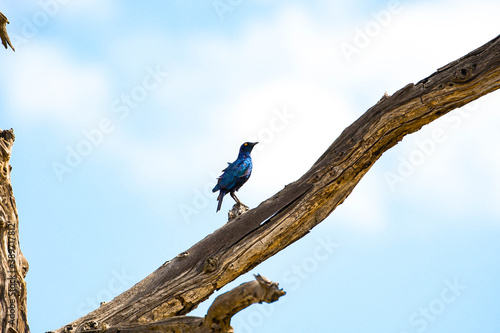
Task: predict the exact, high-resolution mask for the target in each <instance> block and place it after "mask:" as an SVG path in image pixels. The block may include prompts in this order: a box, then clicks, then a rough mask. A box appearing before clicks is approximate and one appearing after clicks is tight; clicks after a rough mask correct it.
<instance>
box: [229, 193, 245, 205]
mask: <svg viewBox="0 0 500 333" xmlns="http://www.w3.org/2000/svg"><path fill="white" fill-rule="evenodd" d="M231 198H233V199H234V201H236V203H237V204H238V205H243V204H242V203H241V201H240V199H238V197H237V196H236V194H234V192H233V191H231Z"/></svg>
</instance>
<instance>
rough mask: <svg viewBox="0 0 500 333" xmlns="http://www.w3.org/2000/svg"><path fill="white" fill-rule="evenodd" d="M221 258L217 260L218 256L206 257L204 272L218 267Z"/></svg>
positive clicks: (209, 271)
mask: <svg viewBox="0 0 500 333" xmlns="http://www.w3.org/2000/svg"><path fill="white" fill-rule="evenodd" d="M218 261H219V260H217V258H216V257H212V256H210V257H208V258H207V259H205V265H204V266H203V272H204V273H211V272H213V271H215V270H216V269H217V263H218Z"/></svg>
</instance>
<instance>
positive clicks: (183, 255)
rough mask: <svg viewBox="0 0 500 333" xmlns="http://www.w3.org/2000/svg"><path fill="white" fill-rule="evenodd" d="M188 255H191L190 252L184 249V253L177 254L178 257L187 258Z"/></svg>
mask: <svg viewBox="0 0 500 333" xmlns="http://www.w3.org/2000/svg"><path fill="white" fill-rule="evenodd" d="M187 256H189V252H188V251H184V252H182V253H179V254H178V255H177V258H179V259H182V258H186V257H187Z"/></svg>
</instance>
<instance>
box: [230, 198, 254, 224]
mask: <svg viewBox="0 0 500 333" xmlns="http://www.w3.org/2000/svg"><path fill="white" fill-rule="evenodd" d="M249 209H250V208H248V206H246V205H244V204H242V203H241V202H237V203H235V204H234V205H233V208H232V209H231V210H230V211H229V213H227V217H228V221H227V222H231V221H232V220H234V219H235V218H237V217H238V216H240V215H242V214H244V213H246V212H247V211H248V210H249Z"/></svg>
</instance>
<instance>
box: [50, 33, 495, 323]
mask: <svg viewBox="0 0 500 333" xmlns="http://www.w3.org/2000/svg"><path fill="white" fill-rule="evenodd" d="M499 87H500V36H499V37H497V38H495V39H494V40H492V41H490V42H488V43H487V44H485V45H484V46H482V47H480V48H478V49H476V50H474V51H472V52H471V53H469V54H467V55H466V56H464V57H462V58H460V59H458V60H456V61H454V62H452V63H450V64H448V65H446V66H444V67H442V68H440V69H439V70H438V71H436V72H435V73H434V74H432V75H431V76H429V77H427V78H425V79H423V80H421V81H419V82H418V83H417V84H408V85H407V86H405V87H404V88H402V89H400V90H399V91H397V92H396V93H394V94H393V95H392V96H384V97H383V98H382V99H381V100H380V101H379V102H378V103H377V104H376V105H374V106H373V107H371V108H370V109H369V110H368V111H366V113H364V114H363V115H362V116H361V117H360V118H359V119H358V120H356V121H355V122H354V123H353V124H352V125H350V126H349V127H348V128H346V129H345V130H344V131H343V132H342V134H341V135H340V136H339V137H338V138H337V139H336V140H335V142H333V144H332V145H331V146H330V147H329V148H328V149H327V151H326V152H325V153H324V154H323V155H322V156H321V157H320V158H319V159H318V161H317V162H316V163H315V164H314V165H313V166H312V167H311V169H310V170H309V171H307V172H306V173H305V174H304V175H303V176H302V177H301V178H300V179H299V180H297V181H295V182H294V183H291V184H289V185H287V186H285V188H284V189H283V190H281V191H280V192H278V193H276V194H275V195H274V196H272V197H271V198H269V199H268V200H266V201H264V202H263V203H261V204H260V205H259V206H258V207H257V208H255V209H252V210H250V211H248V212H246V213H245V214H243V215H241V216H238V217H237V218H235V219H234V220H233V221H231V223H227V224H225V225H224V226H223V227H221V228H219V229H218V230H216V231H215V232H214V233H212V234H210V235H208V236H207V237H205V238H204V239H203V240H201V241H200V242H198V243H197V244H195V245H194V246H192V247H191V248H190V249H188V250H187V251H185V252H183V253H181V254H180V255H178V256H177V257H176V258H174V259H172V260H170V261H168V262H166V263H165V264H163V265H162V266H161V267H159V268H158V269H157V270H156V271H154V272H153V273H151V274H150V275H149V276H148V277H146V278H145V279H144V280H142V281H141V282H139V283H137V284H136V285H135V286H133V287H132V288H130V289H129V290H128V291H126V292H124V293H123V294H121V295H119V296H118V297H116V298H115V299H114V300H112V301H111V302H108V303H106V304H104V305H103V306H101V307H100V308H99V309H97V310H95V311H93V312H91V313H89V314H88V315H86V316H84V317H82V318H80V319H78V320H76V321H75V322H73V323H72V325H73V327H74V328H75V329H76V331H77V332H79V331H82V327H83V325H84V324H85V323H86V322H89V321H91V320H93V321H96V322H99V323H101V324H102V323H105V324H107V325H118V324H141V323H143V324H148V323H153V322H155V321H160V320H163V319H164V318H169V317H174V316H183V315H185V314H187V313H189V312H190V311H191V310H192V309H194V308H195V307H196V306H197V305H198V304H199V303H200V302H202V301H203V300H205V299H206V298H208V297H209V296H210V295H211V294H212V293H213V292H214V291H215V290H218V289H220V288H222V287H223V286H224V285H226V284H227V283H229V282H230V281H232V280H234V279H236V278H237V277H238V276H240V275H242V274H244V273H245V272H247V271H249V270H250V269H252V268H253V267H255V266H257V265H258V264H259V263H261V262H262V261H264V260H266V259H267V258H269V257H271V256H272V255H274V254H275V253H277V252H278V251H281V250H282V249H284V248H285V247H287V246H288V245H290V244H292V243H293V242H295V241H296V240H298V239H300V238H301V237H303V236H305V235H306V234H307V233H308V232H309V230H311V229H312V228H313V227H314V226H316V225H317V224H318V223H320V222H321V221H323V220H324V219H325V218H326V217H327V216H328V215H329V214H330V213H331V212H332V211H333V210H334V209H335V208H336V207H337V206H338V205H339V204H341V203H342V202H343V201H344V200H345V199H346V198H347V196H348V195H349V194H350V193H351V191H352V190H353V188H354V187H355V186H356V185H357V184H358V182H359V180H360V179H361V178H362V177H363V176H364V175H365V174H366V172H367V171H368V170H369V169H370V167H371V166H372V165H373V163H375V162H376V161H377V160H378V158H379V157H380V156H381V155H382V153H384V152H385V151H386V150H388V149H389V148H391V147H393V146H394V145H396V144H397V143H398V142H399V141H400V140H401V139H402V138H403V137H404V136H405V135H407V134H409V133H413V132H415V131H418V130H419V129H420V128H421V127H422V126H423V125H425V124H428V123H430V122H432V121H433V120H435V119H436V118H438V117H440V116H442V115H444V114H446V113H447V112H449V111H451V110H453V109H455V108H458V107H461V106H463V105H465V104H467V103H469V102H471V101H473V100H475V99H477V98H479V97H481V96H483V95H485V94H488V93H490V92H492V91H494V90H496V89H498V88H499ZM179 320H180V319H179ZM63 331H64V328H61V329H59V330H57V332H63Z"/></svg>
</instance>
